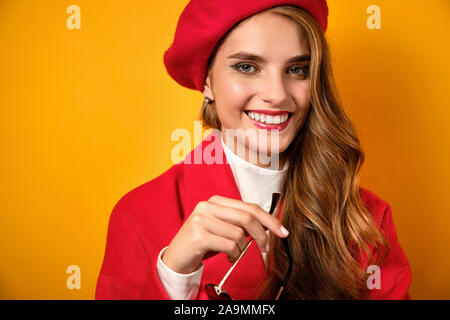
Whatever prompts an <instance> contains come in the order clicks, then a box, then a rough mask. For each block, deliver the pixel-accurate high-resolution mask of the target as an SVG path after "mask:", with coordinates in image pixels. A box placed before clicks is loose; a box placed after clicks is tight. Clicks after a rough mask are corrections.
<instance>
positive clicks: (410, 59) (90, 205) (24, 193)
mask: <svg viewBox="0 0 450 320" xmlns="http://www.w3.org/2000/svg"><path fill="white" fill-rule="evenodd" d="M72 4H75V5H78V6H79V7H80V9H81V29H80V30H76V29H75V30H69V29H68V28H67V27H66V19H67V17H68V16H69V15H70V14H68V13H66V8H67V7H68V6H69V5H72ZM186 4H187V1H186V0H165V1H153V0H147V1H143V0H142V1H124V0H122V1H93V0H89V1H87V0H83V1H81V0H78V1H55V0H46V1H43V0H39V1H18V0H14V1H13V0H9V1H6V0H2V1H0V45H1V49H0V106H1V117H0V119H1V120H0V121H1V127H0V128H1V138H0V139H1V148H2V157H1V165H0V168H1V177H2V179H1V182H2V183H1V208H0V210H1V213H0V235H1V236H0V237H1V238H0V239H1V242H0V298H1V299H92V298H94V292H95V285H96V281H97V276H98V272H99V270H100V266H101V263H102V259H103V254H104V247H105V237H106V231H107V223H108V219H109V215H110V213H111V210H112V208H113V206H114V204H115V203H116V202H117V201H118V200H119V199H120V197H121V196H123V195H124V194H125V193H126V192H128V191H129V190H131V189H132V188H134V187H136V186H138V185H140V184H142V183H144V182H146V181H148V180H150V179H152V178H154V177H156V176H157V175H159V174H161V173H162V172H163V171H165V170H166V169H168V168H169V167H170V166H171V165H172V162H171V157H170V156H171V148H172V147H173V146H174V145H175V144H176V143H177V142H173V141H171V140H170V137H171V133H172V132H173V131H174V130H175V129H178V128H186V129H188V130H190V131H191V132H192V133H193V128H194V125H193V120H194V119H196V116H197V113H198V111H199V109H200V106H201V102H202V97H203V96H202V94H201V93H200V92H199V91H193V90H188V89H186V88H183V87H181V86H179V85H178V84H177V83H175V82H174V81H173V80H172V79H171V78H170V77H169V76H168V75H167V73H166V71H165V68H164V65H163V53H164V51H165V50H166V49H167V48H168V47H169V45H170V44H171V43H172V40H173V36H174V32H175V27H176V23H177V20H178V17H179V15H180V13H181V12H182V10H183V8H184V6H185V5H186ZM373 4H375V5H378V6H379V7H380V9H381V27H382V29H381V30H369V29H368V28H367V27H366V19H367V18H368V17H369V14H367V13H366V9H367V7H368V6H369V5H373ZM329 8H330V15H329V25H328V31H327V37H328V39H329V41H330V45H331V48H332V54H333V58H334V66H335V75H336V79H337V81H338V87H339V89H340V93H341V95H342V98H343V100H344V102H345V107H346V109H347V110H348V112H349V114H350V116H351V118H352V119H353V120H354V122H355V124H356V127H357V129H358V132H359V135H360V139H361V141H362V144H363V147H364V150H365V152H366V156H367V158H366V162H365V164H364V167H363V179H362V185H363V186H366V187H367V188H369V189H370V190H372V191H373V192H375V193H376V194H377V195H379V196H380V197H381V198H382V199H384V200H386V201H387V202H388V203H389V204H390V205H391V207H392V209H393V214H394V220H395V223H396V226H397V232H398V236H399V239H400V242H401V244H402V246H403V248H404V250H405V252H406V254H407V256H408V258H409V261H410V263H411V267H412V271H413V282H412V285H411V290H410V293H411V297H412V298H413V299H449V298H450V272H449V271H450V252H449V251H450V250H449V244H450V232H449V231H450V230H449V229H450V228H449V226H450V215H449V213H450V196H449V191H450V170H449V168H448V165H449V164H450V148H449V141H450V121H449V120H450V103H449V102H450V99H449V91H450V90H449V89H450V88H449V80H448V76H449V74H450V66H449V56H450V45H449V41H448V39H449V38H448V33H449V31H450V10H449V9H450V2H449V1H448V0H429V1H426V2H424V1H418V0H412V1H411V0H410V1H388V0H373V1H372V0H371V1H364V0H361V1H355V0H351V1H350V0H346V1H342V0H339V1H338V0H332V1H331V0H329ZM211 14H213V13H211ZM69 265H78V266H80V268H81V289H80V290H76V289H74V290H69V289H67V287H66V279H67V277H68V276H69V275H68V274H66V268H67V267H68V266H69Z"/></svg>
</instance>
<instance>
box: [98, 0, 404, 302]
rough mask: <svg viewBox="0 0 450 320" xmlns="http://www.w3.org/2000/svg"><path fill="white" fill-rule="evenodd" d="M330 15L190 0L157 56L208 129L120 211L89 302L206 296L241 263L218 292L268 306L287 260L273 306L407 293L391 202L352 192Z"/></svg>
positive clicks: (318, 8)
mask: <svg viewBox="0 0 450 320" xmlns="http://www.w3.org/2000/svg"><path fill="white" fill-rule="evenodd" d="M327 15H328V8H327V4H326V1H325V0H316V1H314V0H309V1H308V0H291V1H279V0H260V1H252V2H250V1H242V0H228V1H208V0H192V1H190V3H189V4H188V5H187V7H186V8H185V10H184V11H183V13H182V15H181V17H180V20H179V22H178V26H177V31H176V34H175V39H174V43H173V44H172V46H171V47H170V48H169V50H167V52H166V53H165V56H164V62H165V65H166V68H167V70H168V73H169V74H170V75H171V76H172V77H173V78H174V79H175V80H176V81H177V82H178V83H180V84H181V85H183V86H185V87H187V88H191V89H196V90H199V91H202V92H203V94H204V96H205V100H204V103H203V107H202V111H201V119H202V121H203V124H204V125H205V126H206V127H209V128H213V129H215V131H214V132H213V134H211V135H209V136H208V137H207V138H205V139H204V140H203V141H202V143H201V144H200V145H199V146H197V147H196V148H195V149H194V150H193V151H192V152H191V153H190V154H189V155H188V156H187V157H186V159H185V161H184V162H181V163H178V164H176V165H174V166H173V167H171V168H170V169H169V170H168V171H166V172H165V173H163V174H162V175H160V176H159V177H157V178H155V179H153V180H151V181H149V182H147V183H146V184H144V185H142V186H139V187H138V188H135V189H134V190H132V191H130V192H129V193H127V194H126V195H125V196H124V197H122V199H121V200H120V201H119V202H118V203H117V204H116V206H115V207H114V209H113V212H112V214H111V218H110V222H109V227H108V236H107V243H106V250H105V257H104V261H103V265H102V268H101V271H100V275H99V278H98V283H97V290H96V298H97V299H209V298H211V297H212V296H213V295H211V292H209V291H208V290H207V289H206V288H207V286H206V285H207V284H208V283H213V284H216V285H217V284H218V283H219V282H220V281H221V279H222V278H223V276H224V275H225V274H226V273H227V271H228V270H229V268H230V266H231V265H232V264H233V263H234V262H236V261H238V260H239V263H236V264H235V267H234V269H233V271H232V272H231V273H230V274H229V276H228V278H227V279H226V283H224V284H223V286H222V284H221V285H220V287H221V288H222V289H223V290H226V292H227V293H228V294H229V295H230V296H231V297H232V298H233V299H273V298H274V297H275V296H276V295H277V292H279V288H280V285H281V284H282V280H283V278H284V275H285V274H286V270H287V269H288V265H289V263H288V262H289V255H291V257H292V264H291V267H292V273H291V275H290V278H289V280H288V282H287V284H286V286H285V288H284V291H283V292H282V295H281V296H280V298H282V299H409V294H408V289H409V285H410V281H411V270H410V267H409V263H408V260H407V258H406V256H405V254H404V252H403V250H402V248H401V246H400V244H399V243H398V241H397V236H396V231H395V227H394V224H393V220H392V212H391V208H390V207H389V205H388V204H387V203H386V202H384V201H383V200H381V199H380V198H378V197H377V196H376V195H375V194H373V193H372V192H370V191H368V190H366V189H364V188H362V187H360V186H359V170H360V167H361V165H362V163H363V160H364V154H363V151H362V150H361V147H360V144H359V140H358V138H357V136H356V133H355V130H354V127H353V125H352V123H351V121H350V120H349V119H348V117H347V115H346V114H345V112H344V109H343V107H342V105H341V103H340V101H339V100H338V98H337V93H336V89H335V86H334V80H333V77H332V69H331V60H330V53H329V49H328V45H327V42H326V39H325V37H324V32H325V31H326V27H327ZM230 132H231V134H229V133H230ZM239 132H245V133H248V132H251V133H254V135H253V134H249V135H242V134H241V135H239V134H237V133H239ZM233 134H234V135H233ZM211 150H214V152H211ZM199 154H200V155H201V156H202V157H203V158H202V160H203V161H201V163H200V164H196V162H195V161H193V159H194V158H196V155H199ZM208 154H209V155H210V158H211V157H212V160H213V161H211V159H209V160H207V159H205V157H206V156H207V155H208ZM273 193H280V194H281V201H279V202H277V209H276V213H275V214H274V215H271V214H270V213H269V212H268V211H269V207H270V206H271V204H272V203H271V199H272V195H273ZM250 239H253V240H254V243H251V244H250V246H249V247H248V248H247V247H246V246H247V244H248V241H249V240H250ZM283 239H288V240H283ZM284 241H287V243H288V244H289V246H290V250H288V249H287V247H285V246H284V245H283V244H284V243H285V242H284ZM244 253H245V254H244ZM241 256H242V258H240V257H241Z"/></svg>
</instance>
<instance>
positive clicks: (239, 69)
mask: <svg viewBox="0 0 450 320" xmlns="http://www.w3.org/2000/svg"><path fill="white" fill-rule="evenodd" d="M244 66H247V67H251V68H254V66H252V65H250V64H248V63H241V64H237V65H235V66H233V68H234V69H236V70H238V71H241V72H242V71H244V70H243V69H242V67H244ZM243 73H248V72H246V71H244V72H243Z"/></svg>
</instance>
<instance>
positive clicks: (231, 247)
mask: <svg viewBox="0 0 450 320" xmlns="http://www.w3.org/2000/svg"><path fill="white" fill-rule="evenodd" d="M205 242H206V243H207V247H208V249H209V250H210V251H216V252H225V253H226V254H227V256H228V260H229V261H230V262H233V261H236V260H237V259H238V258H239V256H240V255H241V250H240V249H239V247H238V245H237V243H236V242H235V241H233V240H230V239H227V238H223V237H220V236H217V235H215V234H213V233H209V234H208V236H207V238H206V239H205Z"/></svg>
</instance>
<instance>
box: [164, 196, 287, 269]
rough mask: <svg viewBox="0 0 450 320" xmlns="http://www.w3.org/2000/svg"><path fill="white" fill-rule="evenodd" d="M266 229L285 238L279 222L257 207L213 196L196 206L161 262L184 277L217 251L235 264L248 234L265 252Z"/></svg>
mask: <svg viewBox="0 0 450 320" xmlns="http://www.w3.org/2000/svg"><path fill="white" fill-rule="evenodd" d="M265 228H267V229H269V230H270V231H272V232H273V233H274V234H275V235H277V236H279V237H281V238H285V237H287V234H288V232H287V230H286V229H285V228H284V227H282V225H281V222H280V221H279V220H278V219H277V218H275V217H274V216H272V215H271V214H269V213H268V212H267V211H264V210H263V209H262V208H261V207H260V206H258V205H256V204H252V203H247V202H244V201H240V200H236V199H231V198H226V197H221V196H212V197H211V198H209V200H208V201H200V202H199V203H197V205H196V206H195V208H194V210H193V211H192V213H191V215H190V216H189V218H188V219H187V220H186V222H185V223H184V224H183V226H182V227H181V228H180V230H179V231H178V233H177V234H176V235H175V237H174V238H173V239H172V241H171V243H170V244H169V247H168V248H167V250H166V251H165V253H164V255H163V256H162V260H163V262H164V263H165V264H166V265H167V266H168V267H169V268H170V269H172V270H173V271H175V272H178V273H185V274H187V273H191V272H194V271H195V270H197V269H198V268H200V266H201V264H202V261H203V260H204V259H206V258H209V257H212V256H214V255H216V254H218V253H220V252H225V253H226V254H227V255H228V260H229V261H230V262H234V261H235V260H236V259H237V258H238V257H239V255H240V254H241V251H242V250H243V249H244V247H245V245H246V244H247V241H246V238H245V237H246V236H247V235H250V236H251V237H252V238H253V239H254V241H255V242H256V244H257V245H258V247H259V248H260V249H261V250H262V251H263V252H267V251H268V248H269V246H268V240H269V239H268V236H267V233H266V231H265ZM282 229H284V230H285V232H286V233H284V232H283V230H282Z"/></svg>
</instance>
